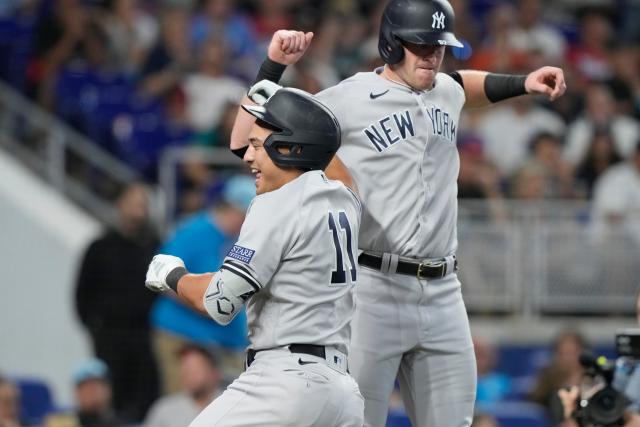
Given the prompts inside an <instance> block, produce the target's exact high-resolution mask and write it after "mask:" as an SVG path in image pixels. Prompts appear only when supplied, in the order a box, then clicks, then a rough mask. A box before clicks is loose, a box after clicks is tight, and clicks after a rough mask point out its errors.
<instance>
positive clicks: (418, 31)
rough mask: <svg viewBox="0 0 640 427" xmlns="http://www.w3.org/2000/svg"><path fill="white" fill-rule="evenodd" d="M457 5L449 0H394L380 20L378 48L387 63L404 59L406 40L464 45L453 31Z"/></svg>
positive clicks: (394, 62) (443, 44)
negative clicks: (403, 44) (403, 45)
mask: <svg viewBox="0 0 640 427" xmlns="http://www.w3.org/2000/svg"><path fill="white" fill-rule="evenodd" d="M453 20H454V13H453V8H452V7H451V5H450V4H449V2H448V1H446V0H391V1H390V2H389V4H387V7H385V9H384V13H383V15H382V21H381V22H380V39H379V40H378V51H379V52H380V56H381V57H382V59H383V61H384V62H386V63H387V64H397V63H398V62H400V61H402V58H403V56H404V50H403V49H402V42H403V41H405V42H408V43H415V44H429V45H438V46H456V47H463V45H462V43H460V41H458V39H457V38H456V36H454V35H453Z"/></svg>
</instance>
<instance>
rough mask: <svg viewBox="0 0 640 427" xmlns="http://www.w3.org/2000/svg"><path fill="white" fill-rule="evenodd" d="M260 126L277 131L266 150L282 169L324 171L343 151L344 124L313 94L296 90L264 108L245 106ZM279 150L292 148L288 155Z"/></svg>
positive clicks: (278, 93)
mask: <svg viewBox="0 0 640 427" xmlns="http://www.w3.org/2000/svg"><path fill="white" fill-rule="evenodd" d="M242 108H244V109H245V111H247V112H248V113H249V114H251V115H253V116H255V117H256V118H257V119H258V121H257V123H258V125H263V126H264V125H266V126H265V127H268V128H271V129H273V133H272V134H271V135H269V137H267V139H266V140H265V142H264V148H265V150H266V152H267V154H268V155H269V157H271V160H273V163H275V164H276V165H278V166H282V167H287V166H289V167H296V168H299V169H303V170H313V169H320V170H324V169H325V168H326V167H327V165H328V164H329V162H330V161H331V159H332V158H333V155H334V154H335V153H336V151H338V148H340V125H339V124H338V120H337V119H336V117H335V116H334V115H333V113H332V112H331V111H330V110H329V109H328V108H327V107H326V106H324V105H323V104H322V103H320V101H318V100H317V99H316V98H315V97H314V96H313V95H311V94H309V93H307V92H304V91H301V90H298V89H293V88H283V89H280V90H278V91H276V92H275V93H274V94H273V95H272V96H271V97H270V98H269V99H268V100H267V102H265V103H264V105H261V106H260V105H243V106H242ZM278 148H288V150H287V152H286V154H285V153H283V152H280V151H278Z"/></svg>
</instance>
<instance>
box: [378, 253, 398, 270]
mask: <svg viewBox="0 0 640 427" xmlns="http://www.w3.org/2000/svg"><path fill="white" fill-rule="evenodd" d="M390 264H391V254H388V253H386V252H385V253H383V254H382V265H380V271H381V272H383V273H384V274H387V273H388V272H389V266H390ZM396 267H397V263H396Z"/></svg>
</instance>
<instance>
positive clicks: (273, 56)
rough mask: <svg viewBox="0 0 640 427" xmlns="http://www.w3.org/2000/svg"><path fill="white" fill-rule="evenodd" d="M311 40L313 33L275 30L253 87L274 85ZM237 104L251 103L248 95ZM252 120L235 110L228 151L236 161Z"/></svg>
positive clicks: (246, 144)
mask: <svg viewBox="0 0 640 427" xmlns="http://www.w3.org/2000/svg"><path fill="white" fill-rule="evenodd" d="M311 39H313V33H304V32H302V31H290V30H278V31H276V32H275V33H274V34H273V37H272V38H271V42H270V43H269V48H268V51H267V58H266V59H265V60H264V62H263V63H262V66H261V67H260V70H259V71H258V75H257V76H256V79H255V81H254V84H255V83H257V82H259V81H262V80H269V81H271V82H273V83H276V84H277V83H278V82H279V81H280V77H282V73H284V70H285V69H286V68H287V65H292V64H295V63H296V62H298V61H299V60H300V58H301V57H302V55H304V53H305V52H306V50H307V48H308V47H309V45H310V43H311ZM240 103H241V105H251V104H255V103H254V102H253V101H252V100H251V99H250V98H249V97H248V96H245V97H244V98H243V99H242V101H241V102H240ZM254 121H255V117H253V116H252V115H251V114H249V113H247V112H246V111H244V110H243V109H242V108H240V107H238V113H237V114H236V120H235V122H234V124H233V129H232V131H231V142H230V148H231V151H233V152H234V154H236V155H238V156H239V157H240V158H242V157H243V156H244V152H245V151H246V148H247V146H248V144H249V141H248V140H247V138H248V136H249V131H250V130H251V125H252V124H253V122H254Z"/></svg>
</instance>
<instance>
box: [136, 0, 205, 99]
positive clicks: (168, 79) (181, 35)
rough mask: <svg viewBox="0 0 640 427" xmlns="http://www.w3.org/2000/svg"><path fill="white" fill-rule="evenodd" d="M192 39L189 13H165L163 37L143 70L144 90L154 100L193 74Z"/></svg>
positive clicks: (176, 11) (149, 56)
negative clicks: (189, 74) (190, 36)
mask: <svg viewBox="0 0 640 427" xmlns="http://www.w3.org/2000/svg"><path fill="white" fill-rule="evenodd" d="M194 56H195V55H194V54H193V50H192V49H191V44H190V40H189V14H188V12H187V11H186V10H183V9H179V8H171V9H167V10H165V11H164V12H163V13H162V17H161V28H160V38H159V39H158V41H157V42H156V44H155V45H154V47H153V48H152V49H151V52H150V53H149V55H148V56H147V58H146V61H145V63H144V66H143V67H142V70H141V75H142V79H143V80H142V83H141V87H142V91H143V92H144V93H145V94H147V95H149V96H152V97H155V96H161V95H163V94H165V93H167V92H169V91H170V90H172V89H173V88H175V87H176V86H177V85H178V84H180V82H181V81H182V80H183V79H184V77H185V76H186V75H187V74H188V73H190V72H192V71H194V69H195V58H194Z"/></svg>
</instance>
